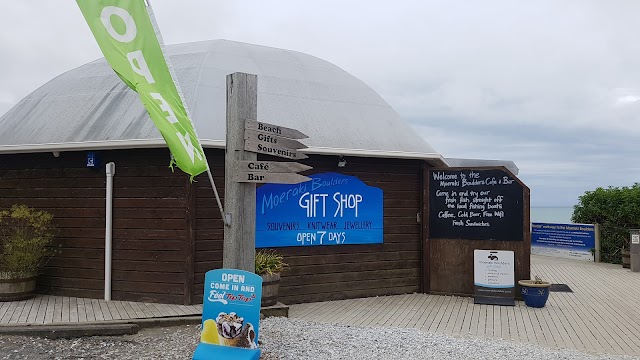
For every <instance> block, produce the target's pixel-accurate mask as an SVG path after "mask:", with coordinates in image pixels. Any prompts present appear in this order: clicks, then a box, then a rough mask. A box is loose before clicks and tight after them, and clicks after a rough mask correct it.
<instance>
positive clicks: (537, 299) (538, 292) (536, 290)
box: [518, 280, 551, 308]
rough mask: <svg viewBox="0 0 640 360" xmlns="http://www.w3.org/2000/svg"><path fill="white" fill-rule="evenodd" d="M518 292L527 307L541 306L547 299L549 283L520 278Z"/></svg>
mask: <svg viewBox="0 0 640 360" xmlns="http://www.w3.org/2000/svg"><path fill="white" fill-rule="evenodd" d="M518 284H520V293H521V294H522V298H523V299H524V303H525V304H526V305H527V306H529V307H534V308H542V307H544V305H545V304H546V303H547V299H549V287H550V286H551V283H548V282H543V283H542V284H535V283H534V280H520V281H518Z"/></svg>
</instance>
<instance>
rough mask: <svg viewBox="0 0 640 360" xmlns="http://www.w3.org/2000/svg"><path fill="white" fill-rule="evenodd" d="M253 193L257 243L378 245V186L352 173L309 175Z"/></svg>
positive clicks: (379, 195) (273, 244)
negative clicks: (369, 184) (301, 179)
mask: <svg viewBox="0 0 640 360" xmlns="http://www.w3.org/2000/svg"><path fill="white" fill-rule="evenodd" d="M309 177H310V178H311V180H309V181H306V182H302V183H299V184H295V185H287V184H265V185H262V186H260V187H259V188H258V189H257V196H256V247H257V248H263V247H285V246H308V245H347V244H372V243H382V215H383V212H382V190H381V189H379V188H376V187H371V186H367V185H366V184H365V183H363V182H362V181H360V180H359V179H358V178H356V177H354V176H347V175H342V174H338V173H321V174H315V175H309Z"/></svg>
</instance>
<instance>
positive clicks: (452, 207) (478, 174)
mask: <svg viewBox="0 0 640 360" xmlns="http://www.w3.org/2000/svg"><path fill="white" fill-rule="evenodd" d="M429 192H430V196H429V221H430V223H429V229H430V231H429V232H430V235H431V237H432V238H445V239H474V240H511V241H519V240H522V239H523V189H522V185H521V184H520V183H519V182H518V181H517V180H516V179H515V178H514V177H513V176H512V175H511V174H510V173H508V172H507V171H504V170H500V169H490V170H480V169H457V170H433V171H431V172H430V174H429Z"/></svg>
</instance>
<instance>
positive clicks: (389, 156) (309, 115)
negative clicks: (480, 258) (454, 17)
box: [0, 40, 447, 304]
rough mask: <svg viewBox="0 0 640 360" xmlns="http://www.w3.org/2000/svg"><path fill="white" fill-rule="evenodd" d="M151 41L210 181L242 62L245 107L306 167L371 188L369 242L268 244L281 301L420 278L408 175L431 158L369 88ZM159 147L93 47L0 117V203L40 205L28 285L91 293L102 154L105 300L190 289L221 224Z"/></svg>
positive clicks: (418, 195)
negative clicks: (278, 264)
mask: <svg viewBox="0 0 640 360" xmlns="http://www.w3.org/2000/svg"><path fill="white" fill-rule="evenodd" d="M167 52H168V54H169V55H170V57H171V62H172V64H173V67H174V69H175V71H176V75H177V79H178V81H179V85H180V87H181V89H182V92H183V93H184V96H185V98H186V102H187V106H188V108H189V110H190V112H191V117H192V121H193V123H194V127H195V128H196V130H197V132H198V135H199V138H200V142H201V144H202V146H203V148H205V152H206V155H207V159H208V161H209V165H210V167H211V170H212V173H213V177H214V179H215V180H216V183H217V184H218V186H223V185H224V147H225V121H226V120H225V119H226V76H227V75H228V74H230V73H234V72H244V73H249V74H256V75H257V77H258V106H257V107H258V118H257V120H258V121H262V122H267V123H271V124H276V125H281V126H286V127H292V128H295V129H298V130H300V131H302V132H304V133H305V134H307V135H309V139H306V140H304V142H305V144H306V145H308V149H305V150H303V152H304V153H306V154H307V155H308V156H309V159H308V160H306V161H304V163H305V164H307V165H310V166H313V170H311V171H310V172H309V173H316V172H339V173H341V174H345V175H352V176H356V177H357V178H358V179H360V180H361V181H363V182H364V183H366V184H367V185H369V186H375V187H378V188H380V189H382V191H383V192H384V235H383V237H384V242H383V243H381V244H366V245H343V246H309V247H285V248H279V251H280V252H281V253H282V254H283V255H284V256H285V258H286V260H287V262H288V263H289V265H290V270H289V271H288V272H287V273H285V274H284V276H283V280H282V284H281V300H282V301H283V302H285V303H295V302H307V301H320V300H329V299H342V298H353V297H363V296H375V295H387V294H400V293H409V292H417V291H422V290H425V289H424V281H423V280H424V279H423V277H422V273H423V269H425V267H426V266H428V264H425V263H424V261H425V260H423V248H422V246H423V245H422V243H423V241H422V239H423V231H424V226H423V223H424V221H423V217H424V214H425V208H424V207H425V203H426V201H425V200H424V195H423V188H424V184H423V183H424V181H425V175H424V174H425V172H426V170H427V169H428V168H429V167H434V166H436V167H441V166H447V162H446V160H445V159H444V158H443V157H442V156H441V155H440V154H438V153H437V152H436V151H435V150H434V149H433V148H432V147H431V146H430V145H429V144H428V143H427V142H425V141H424V140H423V139H422V138H420V137H419V136H418V135H416V133H415V131H413V130H412V129H411V128H410V127H409V126H408V125H407V124H406V123H405V122H403V121H402V120H401V119H400V117H399V116H398V114H397V113H396V112H395V111H394V110H393V108H391V106H389V104H387V103H386V102H385V101H384V99H382V98H381V97H380V96H379V95H378V94H377V93H376V92H375V91H374V90H372V89H371V88H370V87H369V86H367V85H366V84H364V83H363V82H362V81H360V80H358V79H357V78H355V77H354V76H352V75H350V74H348V73H347V72H345V71H344V70H342V69H340V68H339V67H337V66H335V65H333V64H330V63H328V62H326V61H324V60H321V59H318V58H315V57H313V56H310V55H306V54H302V53H299V52H295V51H289V50H282V49H275V48H270V47H264V46H258V45H250V44H245V43H239V42H233V41H226V40H215V41H203V42H196V43H187V44H178V45H169V46H167ZM341 159H342V160H345V161H346V165H345V166H344V167H340V168H338V161H339V160H341ZM169 161H170V153H169V151H168V149H167V147H166V145H165V142H164V140H163V139H162V137H161V136H160V133H159V132H158V131H157V130H156V128H155V126H154V124H153V122H152V121H151V120H150V118H149V116H148V114H147V112H146V110H145V109H144V107H143V106H142V104H141V102H140V100H139V98H138V94H136V93H134V92H133V91H131V90H130V89H129V88H128V87H126V85H125V84H124V83H123V82H122V81H121V80H120V79H119V78H118V76H117V75H116V74H115V73H114V72H113V70H112V69H111V68H110V67H109V65H108V64H107V63H106V61H105V60H104V59H99V60H96V61H93V62H90V63H88V64H86V65H83V66H80V67H79V68H76V69H74V70H71V71H68V72H66V73H64V74H62V75H60V76H58V77H56V78H54V79H53V80H51V81H49V82H48V83H46V84H45V85H43V86H42V87H40V88H39V89H37V90H36V91H34V92H33V93H32V94H30V95H29V96H27V97H26V98H24V99H23V100H22V101H20V102H19V103H18V104H17V105H16V106H15V107H14V108H12V109H11V110H10V111H9V112H7V113H6V114H5V115H4V116H2V118H0V192H2V196H1V197H0V207H8V206H10V205H12V204H14V203H24V204H27V205H30V206H33V207H37V208H40V209H46V210H49V211H51V212H52V213H53V214H54V216H55V218H56V226H57V228H58V235H57V240H58V241H59V243H60V250H61V251H60V253H59V254H58V255H56V256H55V257H54V258H53V259H52V260H51V261H50V262H49V264H48V265H47V267H46V268H45V270H44V271H43V272H42V274H41V275H40V277H39V290H40V291H41V292H47V293H51V294H58V295H66V296H78V297H93V298H101V297H102V296H103V292H104V276H105V275H104V255H105V254H104V251H105V244H104V237H105V183H106V179H105V169H104V164H106V163H108V162H113V163H115V165H116V173H115V176H114V191H113V196H114V198H113V262H112V298H113V299H114V300H131V301H150V302H167V303H180V304H192V303H199V302H200V301H201V299H202V298H201V297H202V293H203V290H202V286H203V281H204V273H205V272H206V271H207V270H210V269H214V268H218V267H221V265H222V243H223V222H222V219H221V216H220V213H219V210H218V208H217V206H216V202H215V199H214V197H213V192H212V189H211V186H210V183H209V181H208V179H207V177H206V174H205V175H200V176H198V177H196V179H195V180H196V181H195V182H193V183H191V182H190V181H189V176H187V175H186V174H184V173H182V172H181V171H175V172H174V171H172V169H170V168H169V166H168V165H169ZM342 165H344V164H342ZM220 190H221V192H224V189H220ZM426 261H428V260H426ZM427 290H428V289H427Z"/></svg>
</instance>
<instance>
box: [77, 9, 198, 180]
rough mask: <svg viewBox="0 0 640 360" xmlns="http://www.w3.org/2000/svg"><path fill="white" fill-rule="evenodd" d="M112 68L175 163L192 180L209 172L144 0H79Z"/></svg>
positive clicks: (158, 32) (157, 31)
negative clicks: (146, 114) (136, 97)
mask: <svg viewBox="0 0 640 360" xmlns="http://www.w3.org/2000/svg"><path fill="white" fill-rule="evenodd" d="M76 2H77V3H78V6H79V7H80V10H81V11H82V14H83V15H84V18H85V19H86V21H87V24H89V28H90V29H91V32H92V33H93V36H94V37H95V38H96V41H97V42H98V45H99V46H100V49H101V50H102V53H103V54H104V57H105V59H106V60H107V62H108V63H109V65H110V66H111V67H112V68H113V70H114V71H115V72H116V74H117V75H118V76H119V77H120V78H121V79H122V81H124V83H125V84H127V86H129V87H130V88H131V89H133V90H134V91H136V92H137V93H138V94H140V100H141V101H142V104H143V105H144V107H145V108H146V109H147V111H148V112H149V116H150V117H151V120H153V122H154V124H155V125H156V127H157V128H158V130H159V131H160V134H162V137H163V138H164V140H165V142H166V143H167V146H168V147H169V150H171V154H172V155H173V159H174V161H175V163H176V164H177V165H178V167H179V168H180V169H182V171H184V172H186V173H187V174H190V175H191V176H192V177H193V176H196V175H198V174H200V173H202V172H205V171H206V170H207V168H208V165H207V160H206V158H205V156H204V152H203V150H202V147H201V146H200V143H199V142H198V137H197V135H196V132H195V129H194V128H193V125H192V124H191V120H190V119H189V114H188V111H187V108H186V106H185V102H184V99H183V98H182V93H181V91H180V88H179V87H178V85H177V82H176V81H175V76H174V75H173V73H172V70H171V67H170V66H169V62H168V60H169V59H168V57H167V56H165V53H164V51H163V44H162V40H161V39H159V38H158V37H157V36H156V34H157V35H158V36H160V30H158V29H157V27H156V26H155V18H154V17H153V12H152V10H151V6H150V5H146V4H145V1H144V0H76Z"/></svg>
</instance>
